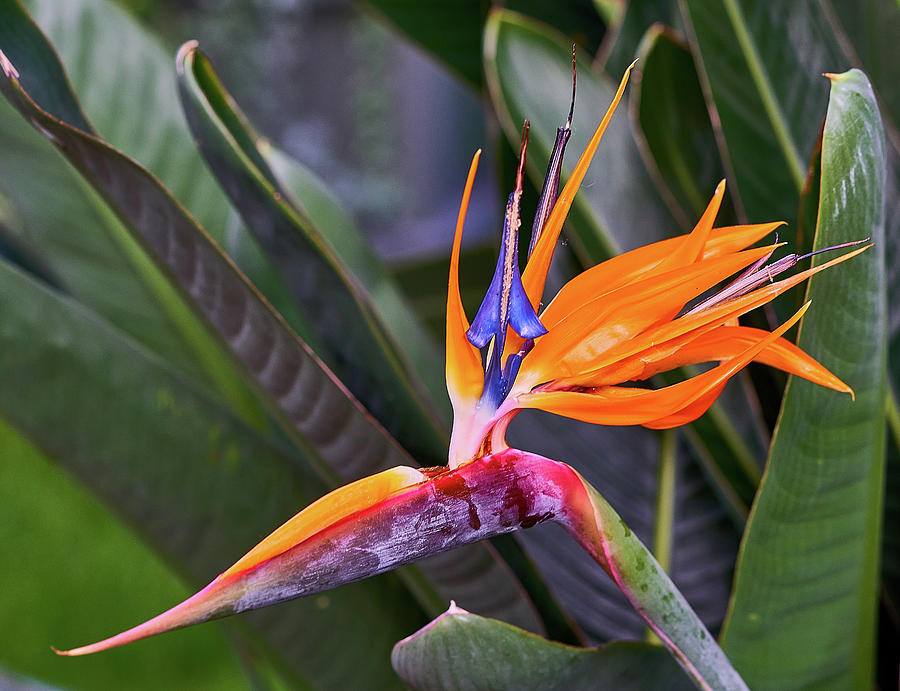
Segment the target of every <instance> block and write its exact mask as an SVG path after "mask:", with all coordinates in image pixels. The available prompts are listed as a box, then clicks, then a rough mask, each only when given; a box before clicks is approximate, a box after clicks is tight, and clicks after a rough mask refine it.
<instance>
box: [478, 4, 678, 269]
mask: <svg viewBox="0 0 900 691" xmlns="http://www.w3.org/2000/svg"><path fill="white" fill-rule="evenodd" d="M484 56H485V57H484V59H485V72H486V74H487V81H488V86H489V87H490V92H491V98H492V100H493V102H494V106H495V108H496V109H497V113H498V115H499V117H500V122H501V124H502V125H503V128H504V131H505V132H506V134H507V137H508V138H509V139H510V140H511V141H514V142H515V143H516V146H518V141H519V137H520V134H521V127H522V122H523V121H524V120H525V119H528V120H529V121H530V122H531V134H530V147H529V150H530V152H531V155H530V156H529V160H528V173H529V175H530V176H531V178H532V179H533V180H534V181H536V184H537V185H538V186H540V184H541V182H542V181H543V177H544V173H545V172H546V161H547V160H549V157H550V151H551V149H552V146H553V141H554V139H555V137H556V128H557V127H560V126H562V124H563V123H564V122H565V119H566V113H567V112H568V109H569V100H570V98H571V95H572V60H571V44H570V43H568V42H567V41H566V39H565V38H563V37H562V36H560V35H559V34H557V33H555V32H554V31H553V30H552V29H550V28H549V27H547V26H545V25H541V24H538V23H536V22H534V21H532V20H530V19H528V18H526V17H523V16H522V15H518V14H515V13H512V12H506V11H495V12H494V13H492V14H491V16H490V18H489V19H488V24H487V28H486V33H485V45H484ZM614 93H615V89H614V88H613V87H612V86H611V85H610V83H609V82H608V81H607V80H606V79H605V78H602V77H599V76H597V75H596V74H594V73H593V72H592V70H591V67H590V65H589V64H587V63H584V62H581V61H579V63H578V93H577V95H576V104H575V119H574V121H573V126H572V136H571V139H570V140H569V145H568V152H569V156H568V157H567V161H568V164H567V165H564V167H563V169H564V171H565V173H569V172H571V169H572V166H573V165H574V161H576V160H577V158H578V155H580V153H581V152H582V151H583V150H584V148H585V146H586V144H587V142H588V140H589V139H590V137H591V135H592V134H593V133H594V128H595V127H596V125H597V123H598V122H599V119H600V117H601V116H602V114H603V113H604V112H605V111H606V109H607V107H608V106H609V104H610V102H611V101H612V97H613V94H614ZM572 212H573V214H574V218H575V219H576V220H573V221H572V222H571V224H570V227H571V228H572V229H573V230H575V231H576V232H575V233H574V234H572V233H570V235H569V239H570V241H571V242H572V243H573V245H574V246H575V249H576V250H577V251H578V254H579V256H580V258H581V259H582V261H584V262H585V263H588V264H592V263H594V262H597V261H600V260H602V259H606V258H608V257H609V256H611V255H613V254H618V253H619V252H620V251H622V250H626V249H632V248H634V247H637V246H640V245H643V244H647V243H648V242H652V241H654V240H659V239H662V238H664V237H668V236H671V235H674V234H675V233H676V232H677V230H678V228H677V226H676V225H675V223H674V220H673V219H672V217H671V215H670V214H669V212H668V209H667V208H666V206H665V204H664V203H663V201H662V200H661V199H660V197H659V195H658V194H657V193H656V189H655V187H654V185H653V182H652V181H651V180H650V177H649V175H648V174H647V173H646V171H645V169H644V167H643V163H642V161H641V156H640V153H639V152H638V149H637V145H636V144H635V142H634V138H633V137H632V134H631V127H630V124H629V122H628V118H627V115H626V114H625V113H624V112H622V113H618V114H617V115H616V116H615V117H614V118H613V119H612V122H611V123H610V125H609V128H608V129H607V131H606V135H605V136H604V139H603V144H602V145H601V147H600V149H599V150H598V152H597V155H596V157H595V159H594V163H593V164H592V166H591V168H590V170H589V171H588V173H587V177H586V178H585V181H584V184H583V185H582V188H581V191H580V192H579V193H578V195H577V196H576V197H575V203H574V204H573V206H572Z"/></svg>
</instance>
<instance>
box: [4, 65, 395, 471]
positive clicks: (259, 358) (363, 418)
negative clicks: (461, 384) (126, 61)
mask: <svg viewBox="0 0 900 691" xmlns="http://www.w3.org/2000/svg"><path fill="white" fill-rule="evenodd" d="M0 90H2V91H3V93H4V95H5V96H6V97H7V99H9V100H10V102H11V103H13V105H14V106H16V108H17V109H18V110H19V112H20V113H21V114H22V115H23V116H24V117H25V118H26V119H28V120H29V121H30V122H31V123H32V124H33V125H35V126H36V127H38V128H39V131H40V132H41V133H42V134H44V136H46V137H47V138H48V139H50V140H51V141H52V142H53V143H54V144H55V145H56V146H57V147H58V148H59V149H60V150H61V151H62V152H63V154H64V155H65V156H66V158H67V159H68V160H69V162H71V163H72V164H73V165H74V166H76V168H77V169H78V170H79V171H80V172H81V173H82V174H83V175H84V176H85V179H86V180H88V181H89V182H90V183H91V184H92V185H93V186H94V187H95V189H96V190H97V191H98V192H100V193H102V194H103V195H104V197H105V198H106V200H107V201H108V203H109V204H110V206H111V208H112V209H114V210H115V212H116V214H117V215H118V216H119V218H120V219H121V220H122V221H123V223H125V224H127V227H128V229H129V231H130V232H131V233H133V237H134V240H136V241H137V242H140V243H141V244H142V245H143V246H144V247H145V248H146V250H147V251H148V252H149V254H150V256H152V257H153V260H154V261H155V262H156V264H157V266H158V267H160V268H161V269H163V270H165V271H166V272H167V273H168V274H169V276H171V280H172V281H173V282H174V283H175V285H176V286H177V287H178V289H179V290H180V291H182V294H183V295H184V297H185V298H186V299H187V300H188V301H189V303H190V306H191V307H192V308H193V310H194V312H195V313H196V314H197V315H198V316H199V317H202V318H204V319H205V320H207V323H208V324H209V326H210V327H211V329H212V331H213V332H214V333H215V334H217V335H218V337H219V338H221V339H222V341H223V342H224V343H225V344H226V345H227V346H228V348H229V350H230V351H231V353H232V354H233V356H234V357H235V359H236V360H237V361H238V362H239V363H240V364H241V365H242V367H241V368H240V369H241V372H242V373H243V374H244V376H245V377H246V379H247V383H248V384H251V385H254V386H256V387H257V388H258V390H259V391H260V393H261V394H264V399H265V402H266V404H267V407H268V409H269V412H270V413H271V414H273V415H274V416H276V419H278V420H279V421H280V422H281V423H282V426H283V428H284V429H285V431H286V432H287V433H288V434H289V435H291V437H292V438H293V440H294V441H295V442H296V443H297V444H298V445H299V446H300V448H303V449H304V450H306V451H307V452H308V453H309V457H310V458H318V459H320V460H319V462H318V464H317V465H318V470H319V471H320V472H321V473H323V475H324V476H325V477H334V474H337V475H341V476H343V477H353V476H355V475H356V474H357V473H358V472H359V468H379V467H391V466H394V465H398V464H402V463H403V462H404V461H405V460H406V459H407V458H408V456H407V455H406V453H405V452H404V451H403V449H402V448H400V446H399V445H398V444H397V443H396V441H395V440H394V439H393V438H392V437H390V436H389V435H388V434H387V433H386V432H385V431H384V429H383V428H380V427H378V426H377V425H375V424H374V423H373V421H372V419H371V417H370V416H369V415H368V413H367V412H366V411H365V410H364V409H363V408H362V406H361V405H360V404H359V403H358V402H357V401H356V400H355V399H353V398H352V396H350V395H349V393H348V392H347V390H346V389H345V388H344V387H343V386H342V384H341V383H340V382H339V381H338V380H337V379H336V378H335V377H334V375H333V374H332V373H331V372H330V371H329V370H328V369H327V368H326V367H324V365H323V364H322V363H321V361H320V360H319V359H318V358H316V356H315V355H314V354H313V353H312V352H311V351H310V350H309V348H308V346H306V344H305V343H303V342H302V341H300V340H299V339H298V338H297V336H296V335H295V334H294V333H293V332H292V331H291V330H290V329H289V328H288V327H287V325H286V324H285V323H284V321H283V320H282V319H281V317H280V316H279V315H278V314H277V313H275V312H274V311H273V310H272V308H271V306H270V305H269V304H268V303H266V302H265V301H264V300H263V299H261V297H260V296H259V294H258V293H257V292H256V291H255V290H254V289H253V287H252V286H251V285H250V284H249V283H248V282H247V279H246V278H245V277H244V276H243V275H242V274H241V273H240V272H239V271H238V270H237V269H236V268H235V267H234V265H233V264H232V263H231V262H230V261H229V260H228V259H227V257H225V256H224V255H223V254H222V252H221V250H220V249H219V248H218V247H217V246H216V245H215V244H214V243H213V241H212V240H211V239H210V238H209V236H208V235H207V234H206V233H205V232H204V231H203V229H202V228H201V227H200V226H198V225H197V224H196V222H195V221H194V220H193V219H192V218H191V217H190V216H188V215H187V214H186V213H185V211H184V209H183V208H182V207H181V206H180V205H179V204H178V202H177V201H175V200H174V199H173V198H172V197H171V196H170V195H169V193H168V191H167V190H166V189H165V188H164V187H162V185H161V184H160V183H159V182H158V181H157V180H156V179H155V178H154V177H153V176H152V175H150V174H149V173H148V172H147V171H146V170H145V169H144V168H142V167H140V165H138V164H137V163H135V162H134V161H133V160H131V159H129V158H127V157H126V156H124V155H123V154H121V153H119V152H118V151H116V150H115V149H113V148H112V147H110V146H108V145H107V144H105V143H103V142H102V141H100V140H98V139H96V138H94V137H92V136H90V135H88V134H85V133H83V132H81V131H80V130H77V129H74V128H73V127H71V126H69V125H67V124H66V123H64V122H61V121H59V120H57V119H56V118H55V117H54V116H52V115H51V114H49V113H46V112H45V111H43V110H42V109H41V108H40V107H39V106H38V105H37V104H35V103H34V101H32V100H31V99H30V98H29V97H28V94H27V93H26V92H25V91H24V90H23V89H22V87H21V85H20V84H19V82H18V81H17V80H15V79H14V78H11V77H10V76H6V75H3V76H2V77H0Z"/></svg>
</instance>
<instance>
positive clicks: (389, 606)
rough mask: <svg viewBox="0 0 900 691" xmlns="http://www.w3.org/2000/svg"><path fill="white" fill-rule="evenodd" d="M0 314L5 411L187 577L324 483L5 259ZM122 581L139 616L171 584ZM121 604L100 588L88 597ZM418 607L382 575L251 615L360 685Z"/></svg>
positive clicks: (288, 654)
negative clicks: (149, 597) (147, 591)
mask: <svg viewBox="0 0 900 691" xmlns="http://www.w3.org/2000/svg"><path fill="white" fill-rule="evenodd" d="M0 311H2V313H3V315H4V318H3V320H2V322H0V378H2V380H3V382H4V386H3V387H0V418H2V419H3V420H4V421H5V422H6V423H7V424H9V425H10V426H12V427H13V428H15V429H16V430H17V431H18V432H19V433H21V434H22V435H23V436H25V437H27V438H29V439H33V440H35V442H36V444H37V445H38V446H39V448H40V449H41V450H42V451H43V453H45V454H47V455H48V456H49V457H51V458H52V459H54V460H55V461H56V462H58V463H60V464H62V465H63V466H64V467H65V468H66V470H67V471H68V472H69V473H71V474H72V475H74V476H75V477H77V478H78V479H80V480H81V481H83V482H84V483H85V484H87V485H88V486H90V487H91V488H92V489H93V490H94V491H95V492H96V493H97V494H99V496H100V498H101V499H103V500H104V501H105V502H106V503H107V504H109V505H110V506H112V507H114V508H115V510H116V512H117V513H119V514H120V515H122V516H124V517H125V518H126V519H127V520H128V522H129V523H131V524H132V525H133V526H134V527H135V528H136V529H137V530H138V531H139V532H140V533H142V534H143V535H144V536H145V537H146V538H147V539H148V540H149V541H150V542H151V544H153V545H154V546H156V547H158V548H159V549H161V551H162V553H163V554H164V555H166V556H167V557H168V558H169V559H170V560H172V561H173V563H174V565H175V566H176V568H177V569H178V571H179V572H180V573H181V574H182V575H184V576H186V577H187V579H188V581H189V582H190V583H192V584H196V583H198V582H201V581H203V582H205V581H206V580H208V579H209V578H210V577H211V576H213V575H215V574H216V573H218V572H219V571H221V570H222V569H223V568H224V567H226V566H227V565H228V563H229V562H230V561H231V560H233V559H234V558H236V557H237V556H239V555H240V554H242V553H243V552H244V551H246V550H247V549H248V548H249V547H250V546H252V545H253V544H254V543H255V542H256V541H257V540H258V539H259V538H261V537H262V536H264V535H265V534H267V533H268V532H269V531H270V530H271V529H272V528H273V527H274V526H276V525H278V524H279V523H280V522H282V521H283V520H286V519H287V518H289V517H290V516H291V515H293V514H294V513H295V512H296V511H297V510H298V509H299V508H301V507H303V506H304V505H306V504H307V503H309V501H310V500H312V499H314V498H316V497H317V496H319V495H320V494H322V493H324V491H325V490H326V489H327V487H326V485H325V484H324V483H323V482H322V481H321V480H320V479H319V478H318V477H316V476H315V475H313V474H312V473H311V472H310V471H307V470H304V469H305V468H307V467H308V464H307V463H304V462H303V459H302V457H300V456H299V455H298V453H297V452H293V453H291V452H288V451H287V450H285V449H284V448H282V447H281V446H280V445H279V444H277V443H274V442H272V441H269V440H267V439H265V438H263V437H261V436H260V435H259V434H258V433H257V432H255V431H254V430H252V429H251V428H249V427H247V426H246V425H244V424H242V423H241V422H240V421H239V420H238V419H237V418H236V417H235V416H234V415H233V414H232V413H231V412H230V411H228V410H227V409H224V408H222V407H220V406H219V405H217V404H215V403H213V402H211V401H210V399H209V398H208V396H207V395H205V394H204V393H203V392H202V391H199V390H197V389H196V388H195V387H193V386H191V385H190V384H188V383H187V382H186V381H184V379H183V378H182V377H181V376H180V375H179V373H178V372H177V371H175V370H173V369H172V368H171V367H170V366H168V365H166V364H165V363H163V362H162V361H160V360H159V358H157V357H155V356H153V355H151V354H149V353H148V352H147V351H146V350H145V349H144V348H142V347H140V346H138V345H136V344H135V343H134V342H133V341H130V340H129V339H127V338H124V337H123V336H121V335H120V334H118V333H117V332H115V331H114V330H113V329H112V328H110V327H109V326H108V325H107V324H106V323H105V322H103V321H102V320H100V319H99V318H97V317H96V316H94V315H92V314H91V313H89V312H88V311H87V310H85V309H84V308H82V307H81V306H79V305H77V304H75V303H73V302H72V301H71V300H69V299H65V298H60V297H59V296H57V295H56V294H54V293H52V292H50V291H49V290H47V289H46V288H44V287H42V286H41V285H40V284H38V283H37V282H35V281H34V280H32V279H30V278H27V277H25V276H24V275H22V274H21V273H20V272H19V271H17V270H16V269H13V268H11V267H9V266H8V265H6V264H5V263H0ZM35 382H40V385H39V386H36V385H35ZM3 468H4V469H5V468H6V466H5V465H4V466H3ZM31 508H32V510H34V508H35V507H31ZM71 520H72V521H73V522H74V523H73V525H77V526H78V527H79V529H86V526H82V524H80V523H77V517H75V516H73V517H71ZM89 558H90V555H85V556H84V557H82V556H80V555H79V554H78V553H77V552H76V553H70V554H68V555H67V559H68V560H69V563H70V564H71V565H72V566H71V568H72V569H85V568H93V566H92V564H90V563H89V562H87V561H85V560H87V559H89ZM67 568H69V567H67ZM97 568H99V565H98V567H97ZM125 592H127V594H128V595H129V596H130V598H131V599H132V601H133V602H135V603H140V604H142V605H143V606H142V607H141V610H142V611H143V615H144V616H147V615H152V614H156V609H157V608H158V607H161V606H163V605H165V604H167V603H166V602H165V601H164V599H165V598H163V597H162V595H164V593H158V594H157V595H156V596H155V597H154V599H153V602H146V603H145V601H144V597H143V596H144V594H143V593H142V592H140V591H139V590H135V589H131V588H128V587H126V588H125ZM86 596H87V595H86V594H81V595H79V598H81V599H84V598H86ZM113 602H115V601H114V600H113V601H111V602H105V601H104V600H103V598H102V596H101V595H99V594H98V596H97V597H96V598H93V597H92V598H91V600H90V606H91V607H93V608H97V609H103V608H108V607H110V606H111V605H112V603H113ZM168 604H171V602H169V603H168ZM79 611H80V610H79ZM134 611H136V609H132V608H129V610H128V612H132V613H133V612H134ZM107 612H109V610H107ZM419 612H420V610H418V609H417V608H416V607H415V605H413V604H411V603H410V597H409V594H408V592H407V591H406V590H405V589H404V588H403V587H401V586H400V584H399V582H397V581H396V580H395V579H382V580H373V581H370V582H366V583H363V584H358V585H356V586H352V587H351V588H348V589H344V590H342V591H339V592H335V593H332V594H331V595H329V598H328V599H327V600H323V601H315V600H302V601H298V602H296V603H294V604H291V605H289V606H286V607H283V608H277V609H270V610H267V611H266V612H265V613H263V614H262V615H261V616H248V617H246V619H245V621H246V622H247V623H249V624H250V625H251V626H253V628H254V629H256V634H255V635H256V636H257V637H260V638H261V640H263V641H264V642H265V644H266V645H267V646H268V647H269V648H271V649H272V650H273V651H274V652H275V653H277V654H278V655H279V657H280V659H281V664H282V665H285V666H286V667H285V668H286V669H288V670H290V671H291V672H292V673H293V674H295V675H297V677H298V678H299V679H305V680H307V681H308V682H310V683H311V684H313V685H315V686H323V687H324V686H329V685H331V686H335V685H341V684H343V685H344V686H345V687H356V688H359V687H365V686H369V685H376V686H377V685H379V684H383V685H386V686H390V685H391V683H392V681H391V671H390V669H389V666H388V662H387V660H388V651H389V649H390V645H391V644H392V643H393V642H394V641H396V639H397V637H399V636H402V635H406V634H408V633H409V632H410V630H412V629H413V628H414V627H415V626H417V625H419V623H420V622H421V621H422V619H421V614H420V613H419ZM127 614H128V613H122V615H121V616H118V612H111V613H108V614H103V615H101V616H98V617H96V618H95V617H90V616H88V617H86V618H84V619H83V620H81V621H80V622H79V623H80V626H79V627H78V631H79V633H78V635H79V638H80V637H81V636H83V637H85V638H87V637H90V636H100V635H103V634H105V633H109V629H107V628H105V627H107V626H109V625H110V624H109V622H110V620H111V617H116V620H117V621H118V622H119V623H118V624H117V625H118V626H126V625H129V624H132V623H134V621H133V620H130V619H129V618H127ZM132 616H133V614H132ZM336 621H346V622H353V625H352V626H350V625H347V626H341V627H336V626H335V622H336ZM366 622H368V623H366ZM73 630H74V625H73V627H72V628H70V627H69V626H67V627H66V629H65V631H63V632H61V633H65V632H71V631H73ZM71 635H75V634H71ZM77 642H79V640H78V639H75V640H72V639H70V640H59V639H54V640H52V641H47V642H46V643H47V644H50V643H53V644H55V645H58V646H61V645H71V644H74V643H77ZM360 651H365V653H364V654H361V653H360ZM341 660H343V662H342V661H341ZM76 664H77V663H76Z"/></svg>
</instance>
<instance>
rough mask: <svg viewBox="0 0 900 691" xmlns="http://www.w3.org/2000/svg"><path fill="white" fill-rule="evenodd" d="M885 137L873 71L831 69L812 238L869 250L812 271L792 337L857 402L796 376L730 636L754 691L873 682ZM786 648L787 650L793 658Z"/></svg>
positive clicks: (741, 565)
mask: <svg viewBox="0 0 900 691" xmlns="http://www.w3.org/2000/svg"><path fill="white" fill-rule="evenodd" d="M883 137H884V135H883V131H882V127H881V120H880V117H879V114H878V109H877V105H876V103H875V99H874V95H873V93H872V90H871V87H870V85H869V82H868V80H867V79H866V77H865V75H864V74H863V73H862V72H859V71H858V70H851V71H849V72H846V73H844V74H841V75H837V76H834V77H832V86H831V101H830V103H829V106H828V115H827V117H826V120H825V129H824V134H823V141H822V164H821V166H822V168H821V187H820V195H819V213H818V225H817V230H816V240H815V247H817V248H818V247H826V246H829V245H833V244H836V243H840V242H846V241H848V240H857V239H860V238H864V237H871V238H872V242H873V244H874V247H873V248H872V249H871V250H869V251H868V252H866V253H865V254H863V255H862V256H860V257H858V258H856V259H854V260H852V261H851V262H848V263H847V264H844V265H841V266H840V267H839V268H837V269H834V270H832V271H831V272H829V273H825V274H820V275H817V276H815V277H813V278H812V279H811V280H810V283H809V289H808V293H807V297H808V299H810V300H811V301H812V303H813V305H812V308H811V310H810V312H809V313H808V315H807V317H806V319H805V320H804V322H803V324H802V326H801V329H800V335H799V338H798V344H799V345H800V346H801V347H802V348H803V349H804V350H806V351H807V352H808V353H811V354H812V355H814V356H815V357H817V358H818V359H819V360H820V361H821V362H822V364H824V365H825V366H826V367H829V368H830V369H832V370H833V371H834V372H835V373H836V374H837V375H838V376H840V377H841V378H842V379H844V380H845V381H847V382H848V383H849V384H850V385H851V386H852V387H853V388H854V389H855V391H856V400H855V401H852V400H850V399H849V398H841V397H839V396H836V395H835V394H834V393H833V392H829V391H827V390H825V389H822V388H820V387H816V386H813V385H809V384H808V383H807V382H805V381H801V380H799V379H792V380H791V381H790V382H789V384H788V388H787V391H786V393H785V398H784V404H783V407H782V411H781V416H780V418H779V422H778V427H777V429H776V434H775V437H774V439H773V442H772V448H771V450H770V454H769V460H768V465H767V468H766V472H765V475H764V476H763V481H762V484H761V486H760V491H759V495H758V496H757V500H756V504H755V505H754V508H753V513H752V514H751V518H750V522H749V524H748V528H747V532H746V534H745V536H744V542H743V546H742V550H741V556H740V559H739V560H738V565H737V574H736V578H735V589H734V594H733V602H732V607H731V613H730V617H729V619H728V622H727V623H726V627H725V631H724V634H723V638H722V644H723V647H724V648H725V650H726V651H728V653H729V654H730V656H731V657H732V659H733V660H734V662H735V665H736V666H737V667H738V669H740V670H741V671H742V672H743V674H744V675H745V676H746V678H747V681H748V683H749V684H750V685H751V686H752V687H753V688H754V689H766V688H771V689H779V690H782V689H800V688H812V687H816V688H835V689H838V688H860V689H862V688H870V687H871V686H872V684H873V681H874V680H873V675H874V673H873V666H874V652H875V651H874V635H875V613H876V607H877V585H878V552H879V537H880V535H879V533H880V524H881V508H882V483H883V473H884V416H883V406H884V396H885V330H886V313H885V309H886V306H885V267H884V175H885V151H884V138H883ZM785 651H790V654H785Z"/></svg>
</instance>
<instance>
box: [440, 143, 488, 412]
mask: <svg viewBox="0 0 900 691" xmlns="http://www.w3.org/2000/svg"><path fill="white" fill-rule="evenodd" d="M480 158H481V149H479V150H478V151H476V152H475V156H474V157H473V158H472V164H471V166H469V175H468V177H467V178H466V187H465V190H464V191H463V197H462V202H461V203H460V206H459V216H458V217H457V220H456V232H455V234H454V236H453V250H452V252H451V254H450V277H449V280H448V283H447V323H446V328H447V334H446V339H447V340H446V343H447V367H446V377H447V393H448V394H450V400H451V401H452V402H453V404H454V406H456V405H457V404H458V403H459V402H460V399H467V400H471V401H476V400H478V398H479V397H480V396H481V389H482V387H483V386H484V370H483V369H482V366H481V354H480V353H479V352H478V349H477V348H476V347H475V346H473V345H472V344H471V343H469V339H468V338H467V337H466V332H467V331H468V330H469V320H468V318H467V317H466V312H465V309H463V304H462V298H461V297H460V294H459V254H460V247H461V245H462V233H463V226H464V225H465V221H466V211H467V209H468V208H469V198H470V197H471V195H472V187H473V185H474V184H475V172H476V171H477V170H478V160H479V159H480Z"/></svg>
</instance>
